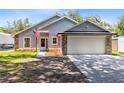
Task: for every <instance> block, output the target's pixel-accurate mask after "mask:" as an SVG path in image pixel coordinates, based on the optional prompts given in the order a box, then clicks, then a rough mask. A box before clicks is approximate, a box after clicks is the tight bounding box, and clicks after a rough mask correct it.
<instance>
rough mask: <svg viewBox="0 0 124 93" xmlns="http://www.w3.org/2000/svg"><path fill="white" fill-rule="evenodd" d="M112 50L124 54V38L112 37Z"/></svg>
mask: <svg viewBox="0 0 124 93" xmlns="http://www.w3.org/2000/svg"><path fill="white" fill-rule="evenodd" d="M112 50H117V51H119V52H124V36H119V37H117V36H116V37H112Z"/></svg>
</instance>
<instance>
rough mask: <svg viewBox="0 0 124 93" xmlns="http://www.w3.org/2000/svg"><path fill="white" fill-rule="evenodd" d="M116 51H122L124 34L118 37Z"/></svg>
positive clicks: (123, 49) (123, 50) (123, 48)
mask: <svg viewBox="0 0 124 93" xmlns="http://www.w3.org/2000/svg"><path fill="white" fill-rule="evenodd" d="M118 51H119V52H124V36H119V37H118Z"/></svg>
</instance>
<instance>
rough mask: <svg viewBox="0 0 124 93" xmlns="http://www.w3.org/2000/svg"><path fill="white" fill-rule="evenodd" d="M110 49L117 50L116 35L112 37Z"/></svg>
mask: <svg viewBox="0 0 124 93" xmlns="http://www.w3.org/2000/svg"><path fill="white" fill-rule="evenodd" d="M112 50H118V37H112Z"/></svg>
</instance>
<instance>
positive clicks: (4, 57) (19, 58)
mask: <svg viewBox="0 0 124 93" xmlns="http://www.w3.org/2000/svg"><path fill="white" fill-rule="evenodd" d="M34 60H36V52H0V63H24V62H29V61H34Z"/></svg>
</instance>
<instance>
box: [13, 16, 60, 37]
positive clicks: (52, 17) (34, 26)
mask: <svg viewBox="0 0 124 93" xmlns="http://www.w3.org/2000/svg"><path fill="white" fill-rule="evenodd" d="M54 17H58V18H61V16H60V15H54V16H52V17H50V18H48V19H46V20H44V21H42V22H39V23H38V24H35V25H33V26H31V27H29V28H26V29H24V30H22V31H19V32H17V33H15V34H14V36H16V35H18V34H21V33H23V32H25V31H27V30H30V29H33V28H35V27H37V26H38V25H40V24H42V23H43V22H47V21H48V20H50V19H52V18H54Z"/></svg>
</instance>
